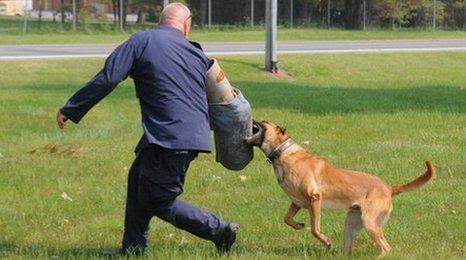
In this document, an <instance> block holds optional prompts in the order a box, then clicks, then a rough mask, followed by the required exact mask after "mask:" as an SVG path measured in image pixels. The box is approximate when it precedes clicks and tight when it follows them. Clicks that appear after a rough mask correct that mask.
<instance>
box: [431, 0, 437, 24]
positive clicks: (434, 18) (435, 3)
mask: <svg viewBox="0 0 466 260" xmlns="http://www.w3.org/2000/svg"><path fill="white" fill-rule="evenodd" d="M432 27H433V29H434V31H435V28H436V27H437V0H434V15H433V17H432Z"/></svg>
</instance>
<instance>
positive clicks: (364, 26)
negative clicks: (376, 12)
mask: <svg viewBox="0 0 466 260" xmlns="http://www.w3.org/2000/svg"><path fill="white" fill-rule="evenodd" d="M362 7H363V17H362V19H363V28H364V31H365V30H366V21H367V9H366V0H364V2H363V5H362Z"/></svg>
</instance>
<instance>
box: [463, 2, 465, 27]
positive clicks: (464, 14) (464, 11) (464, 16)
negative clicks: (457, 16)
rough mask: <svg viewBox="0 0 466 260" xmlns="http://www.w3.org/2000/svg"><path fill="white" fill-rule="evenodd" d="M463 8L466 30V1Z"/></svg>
mask: <svg viewBox="0 0 466 260" xmlns="http://www.w3.org/2000/svg"><path fill="white" fill-rule="evenodd" d="M463 8H464V20H463V30H466V2H465V3H463Z"/></svg>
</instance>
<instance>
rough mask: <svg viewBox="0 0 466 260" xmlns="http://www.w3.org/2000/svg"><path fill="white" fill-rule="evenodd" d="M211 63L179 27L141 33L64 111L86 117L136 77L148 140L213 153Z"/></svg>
mask: <svg viewBox="0 0 466 260" xmlns="http://www.w3.org/2000/svg"><path fill="white" fill-rule="evenodd" d="M208 66H209V59H208V58H207V56H206V55H205V54H204V53H203V52H202V50H201V49H199V48H197V47H195V46H194V45H193V44H191V43H190V42H189V41H188V40H187V39H186V38H185V37H184V36H183V34H182V33H181V32H180V31H178V30H177V29H174V28H171V27H165V26H160V27H158V28H156V29H153V30H148V31H144V32H139V33H136V34H134V35H133V36H131V38H130V39H128V40H127V41H126V42H124V43H123V44H122V45H120V46H119V47H118V48H116V49H115V50H114V51H113V53H112V54H111V55H110V56H109V57H108V58H107V60H106V62H105V67H104V68H103V69H102V70H101V71H100V72H99V73H98V74H97V75H96V76H95V77H94V78H93V79H92V80H91V81H90V82H88V83H87V84H86V85H85V86H84V87H83V88H82V89H80V90H79V91H78V92H76V94H74V95H73V96H72V97H71V98H70V100H69V101H68V103H66V105H65V106H64V107H63V108H62V109H61V110H60V111H61V112H62V113H63V114H64V115H65V116H67V117H68V118H69V119H70V120H71V121H73V122H75V123H78V122H79V121H80V120H81V118H82V117H83V116H84V115H85V114H86V113H87V112H88V111H89V110H90V109H91V108H92V107H93V106H94V105H95V104H97V103H98V102H99V101H100V100H102V99H103V98H104V97H105V96H107V95H108V94H109V93H110V92H111V91H112V90H113V89H114V88H115V87H116V85H117V84H118V83H120V82H121V81H122V80H124V79H126V78H127V77H128V76H130V77H132V78H133V80H134V84H135V86H136V93H137V97H138V98H139V103H140V105H141V114H142V128H143V130H144V136H143V137H142V139H141V141H140V143H139V145H138V148H137V150H138V149H139V148H142V147H143V146H145V145H146V144H148V143H153V144H157V145H160V146H162V147H165V148H169V149H182V150H197V151H201V152H209V151H210V149H211V135H210V128H209V118H208V105H207V97H206V92H205V78H206V73H207V69H208Z"/></svg>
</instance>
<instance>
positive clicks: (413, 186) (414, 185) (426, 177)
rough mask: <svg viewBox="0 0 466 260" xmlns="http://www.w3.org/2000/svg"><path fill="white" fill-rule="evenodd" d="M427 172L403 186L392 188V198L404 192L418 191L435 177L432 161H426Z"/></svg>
mask: <svg viewBox="0 0 466 260" xmlns="http://www.w3.org/2000/svg"><path fill="white" fill-rule="evenodd" d="M426 166H427V171H426V172H425V173H424V174H423V175H421V176H419V177H417V178H416V179H414V180H413V181H411V182H408V183H407V184H403V185H395V186H392V197H393V196H395V195H398V194H400V193H403V192H409V191H413V190H417V189H418V188H420V187H421V186H423V185H424V184H426V183H427V182H428V181H430V180H431V179H432V178H433V177H434V176H435V167H434V165H433V164H432V163H431V162H430V161H426Z"/></svg>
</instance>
